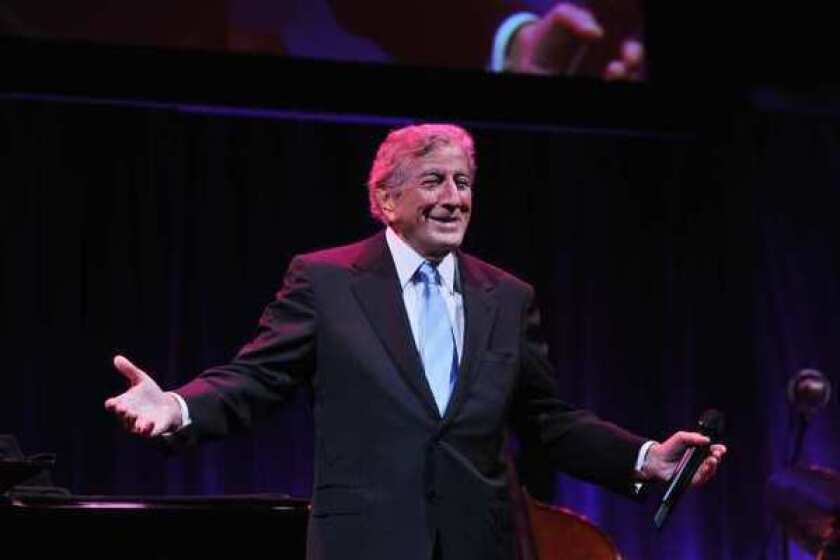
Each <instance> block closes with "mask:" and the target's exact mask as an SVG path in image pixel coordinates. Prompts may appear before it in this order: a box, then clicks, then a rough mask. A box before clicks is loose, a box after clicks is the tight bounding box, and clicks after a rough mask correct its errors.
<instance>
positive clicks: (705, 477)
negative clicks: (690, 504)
mask: <svg viewBox="0 0 840 560" xmlns="http://www.w3.org/2000/svg"><path fill="white" fill-rule="evenodd" d="M719 465H720V459H718V458H717V457H715V456H714V455H710V456H709V457H707V458H706V460H705V461H703V463H702V464H701V465H700V468H699V469H697V472H696V473H694V478H693V479H692V480H691V484H692V485H693V486H702V485H703V484H706V483H707V482H708V481H709V480H711V478H712V477H713V476H715V473H716V472H717V468H718V466H719Z"/></svg>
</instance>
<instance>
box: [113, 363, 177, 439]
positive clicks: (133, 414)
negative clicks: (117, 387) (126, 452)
mask: <svg viewBox="0 0 840 560" xmlns="http://www.w3.org/2000/svg"><path fill="white" fill-rule="evenodd" d="M114 367H115V368H117V371H119V372H120V373H121V374H122V375H123V376H124V377H125V378H126V380H127V381H128V384H129V389H128V391H126V392H125V393H123V394H121V395H118V396H116V397H112V398H110V399H108V400H107V401H105V409H106V410H109V411H111V412H113V413H114V414H116V415H117V417H118V418H119V419H120V420H121V421H122V424H123V426H124V427H125V429H126V430H128V431H129V432H131V433H134V434H137V435H139V436H143V437H150V438H151V437H156V436H159V435H160V434H163V433H166V432H169V431H172V430H176V429H178V428H179V427H180V426H181V408H180V407H179V406H178V401H176V400H175V397H173V396H172V395H169V394H166V393H164V392H163V391H162V390H161V388H160V387H159V386H158V384H157V383H155V380H154V379H152V378H151V377H149V375H148V374H147V373H146V372H144V371H143V370H141V369H140V368H138V367H137V366H135V365H134V364H132V363H131V362H130V361H128V359H126V358H125V357H123V356H116V357H115V358H114Z"/></svg>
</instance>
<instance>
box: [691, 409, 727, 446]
mask: <svg viewBox="0 0 840 560" xmlns="http://www.w3.org/2000/svg"><path fill="white" fill-rule="evenodd" d="M697 426H698V428H699V431H700V433H701V434H703V435H704V436H707V437H709V438H710V439H711V440H712V441H714V440H716V439H719V438H720V437H721V436H722V435H723V428H724V416H723V413H722V412H721V411H719V410H715V409H713V408H710V409H709V410H707V411H705V412H704V413H703V414H702V415H701V416H700V420H699V421H698V422H697Z"/></svg>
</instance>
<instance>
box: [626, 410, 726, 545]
mask: <svg viewBox="0 0 840 560" xmlns="http://www.w3.org/2000/svg"><path fill="white" fill-rule="evenodd" d="M722 433H723V414H721V413H720V412H718V411H717V410H707V411H706V412H704V413H703V415H702V416H701V417H700V421H699V422H698V426H697V432H677V433H675V434H674V435H672V436H671V437H669V438H668V439H667V440H665V441H664V442H662V443H661V444H656V445H654V446H653V447H652V448H651V449H650V451H648V454H647V458H646V460H645V465H644V467H643V469H642V472H643V475H644V476H645V478H646V479H648V480H661V481H667V482H668V488H667V489H666V490H665V494H664V495H663V496H662V502H661V504H660V506H659V510H658V511H657V512H656V517H655V518H654V525H655V526H656V528H657V529H661V528H662V526H663V525H664V524H665V521H666V520H667V518H668V515H669V514H670V512H671V511H672V510H673V509H674V507H675V506H676V504H677V502H678V501H679V500H680V498H681V497H682V495H683V494H684V493H685V491H686V490H687V489H688V487H689V486H699V485H701V484H704V483H705V482H707V481H708V480H709V479H711V478H712V477H713V476H714V474H715V471H716V470H717V467H718V465H720V462H721V460H722V459H723V456H724V455H725V454H726V446H724V445H722V444H720V443H716V442H717V441H718V440H719V439H720V436H721V435H722Z"/></svg>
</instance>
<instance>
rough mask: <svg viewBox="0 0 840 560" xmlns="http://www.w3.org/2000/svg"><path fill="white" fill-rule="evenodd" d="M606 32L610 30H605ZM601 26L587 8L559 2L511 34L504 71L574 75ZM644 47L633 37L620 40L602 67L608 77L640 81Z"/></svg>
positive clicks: (601, 32) (601, 31) (600, 36)
mask: <svg viewBox="0 0 840 560" xmlns="http://www.w3.org/2000/svg"><path fill="white" fill-rule="evenodd" d="M607 32H609V31H607ZM604 33H605V31H604V29H603V28H602V27H601V25H600V24H599V23H598V21H597V20H596V19H595V17H594V16H593V15H592V12H590V11H589V10H587V9H586V8H583V7H580V6H576V5H574V4H569V3H565V2H561V3H558V4H556V5H555V6H554V7H553V8H552V9H551V10H549V11H548V12H546V14H545V15H543V16H542V17H541V18H540V19H539V20H537V21H533V22H531V23H526V24H525V25H523V26H522V27H521V28H519V30H518V31H517V32H516V33H515V34H514V36H513V38H512V39H511V42H510V46H509V48H508V52H507V57H506V60H505V70H507V71H511V72H523V73H527V74H564V75H574V74H576V73H577V71H578V67H579V65H580V63H581V60H582V58H583V57H584V56H586V49H587V48H588V46H589V45H591V44H593V43H595V42H596V41H598V40H600V39H602V38H603V37H604ZM644 59H645V55H644V48H643V47H642V44H641V43H640V42H639V41H637V40H634V39H627V40H625V41H623V43H622V47H621V52H617V53H615V59H613V60H611V61H610V62H609V63H608V64H607V65H606V67H605V68H603V70H602V73H603V77H604V78H606V79H608V80H639V79H641V78H642V74H643V72H644Z"/></svg>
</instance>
